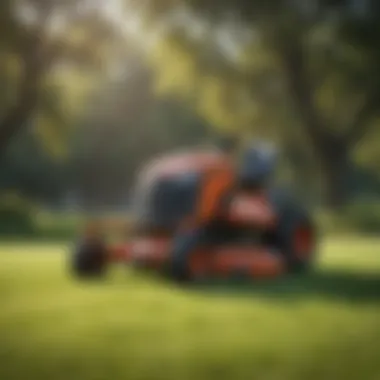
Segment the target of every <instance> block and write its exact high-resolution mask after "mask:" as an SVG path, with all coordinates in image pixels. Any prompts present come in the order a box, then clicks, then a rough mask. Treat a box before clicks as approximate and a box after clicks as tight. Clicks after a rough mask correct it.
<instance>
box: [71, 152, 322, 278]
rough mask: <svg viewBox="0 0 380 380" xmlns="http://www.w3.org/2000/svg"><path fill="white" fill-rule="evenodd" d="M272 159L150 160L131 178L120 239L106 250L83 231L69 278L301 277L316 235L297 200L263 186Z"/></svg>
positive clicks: (208, 155)
mask: <svg viewBox="0 0 380 380" xmlns="http://www.w3.org/2000/svg"><path fill="white" fill-rule="evenodd" d="M272 156H273V155H272ZM272 156H271V155H268V154H267V153H266V154H265V152H264V153H263V150H262V149H261V150H260V149H258V148H252V149H248V150H247V152H246V153H245V154H243V158H242V160H241V163H240V164H236V163H234V162H233V160H232V159H231V157H230V156H229V155H228V154H227V153H226V152H223V151H219V150H217V151H214V150H206V151H204V150H193V151H189V152H180V153H173V154H168V155H165V156H163V157H161V158H159V159H156V160H154V161H153V162H150V163H149V164H148V165H147V166H146V167H145V169H144V170H142V172H141V173H140V176H139V178H138V180H137V184H136V189H135V195H134V197H133V212H132V214H133V217H134V218H133V220H134V223H133V230H132V232H131V233H130V236H129V237H128V239H126V241H125V242H122V243H121V244H115V245H112V244H107V242H106V241H105V240H104V239H103V237H102V233H101V232H102V231H99V230H98V228H97V227H96V226H89V228H88V229H87V231H86V233H85V234H84V235H83V236H82V237H81V239H80V240H81V241H80V243H79V244H78V245H77V246H76V249H75V251H74V252H73V255H72V256H71V268H72V270H73V273H74V274H75V275H76V276H79V277H83V278H88V277H94V276H101V275H103V274H104V273H105V272H106V269H107V267H108V266H109V265H110V264H111V263H124V264H128V265H131V266H133V267H135V268H137V269H140V270H142V269H149V270H153V271H156V272H159V273H162V275H164V276H167V277H169V278H170V279H173V280H175V281H179V280H180V281H195V280H198V279H206V278H211V277H216V278H220V277H222V278H229V277H232V276H236V275H238V276H245V277H248V278H251V279H263V278H276V277H279V276H283V275H285V274H289V273H302V272H305V271H306V270H308V269H309V268H310V267H311V266H312V263H313V261H314V258H315V251H316V240H317V239H316V230H315V227H314V224H313V221H312V218H311V216H310V214H309V213H308V212H307V211H305V209H304V208H303V207H301V205H300V204H299V202H297V200H296V201H294V200H293V199H292V198H291V197H290V196H289V195H287V194H286V193H285V192H283V191H281V190H280V189H278V188H276V187H275V186H273V185H271V181H270V180H269V178H270V177H271V175H272V172H273V166H274V159H273V157H272Z"/></svg>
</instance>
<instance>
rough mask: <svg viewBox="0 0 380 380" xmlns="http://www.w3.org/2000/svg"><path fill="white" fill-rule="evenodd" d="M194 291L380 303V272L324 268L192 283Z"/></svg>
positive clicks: (210, 293) (230, 294)
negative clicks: (263, 278) (275, 276)
mask: <svg viewBox="0 0 380 380" xmlns="http://www.w3.org/2000/svg"><path fill="white" fill-rule="evenodd" d="M191 290H192V291H195V292H202V293H205V294H209V295H216V296H217V295H228V296H244V297H252V296H263V297H265V298H275V299H276V298H277V299H281V300H289V301H291V300H302V299H310V298H315V297H321V298H324V299H331V300H333V299H335V300H341V301H347V302H357V303H361V302H363V303H380V275H376V274H373V275H372V274H358V273H349V272H344V271H338V270H336V271H326V272H323V271H321V272H315V273H310V274H308V275H302V276H289V277H286V278H281V279H276V280H271V281H265V282H262V281H260V282H258V281H257V282H247V281H243V280H234V281H228V282H226V281H223V282H222V281H217V280H212V281H211V280H210V281H207V282H202V283H199V284H194V285H192V287H191Z"/></svg>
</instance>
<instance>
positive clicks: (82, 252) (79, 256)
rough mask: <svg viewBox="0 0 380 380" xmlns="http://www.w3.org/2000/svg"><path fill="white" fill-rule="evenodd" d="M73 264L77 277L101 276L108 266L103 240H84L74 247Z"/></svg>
mask: <svg viewBox="0 0 380 380" xmlns="http://www.w3.org/2000/svg"><path fill="white" fill-rule="evenodd" d="M71 264H72V265H71V266H72V271H73V273H74V274H75V275H76V276H77V277H81V278H90V277H92V278H94V277H101V276H102V275H104V274H105V271H106V267H107V248H106V245H105V244H104V242H103V241H101V240H95V239H94V240H82V241H81V242H79V244H77V246H76V247H75V249H74V252H73V255H72V258H71Z"/></svg>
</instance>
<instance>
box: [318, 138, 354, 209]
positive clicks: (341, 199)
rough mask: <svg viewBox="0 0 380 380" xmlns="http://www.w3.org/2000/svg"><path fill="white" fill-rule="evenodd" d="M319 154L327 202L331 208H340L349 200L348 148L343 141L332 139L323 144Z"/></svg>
mask: <svg viewBox="0 0 380 380" xmlns="http://www.w3.org/2000/svg"><path fill="white" fill-rule="evenodd" d="M334 147H335V149H334ZM318 156H319V160H320V167H321V177H322V188H323V190H324V194H323V196H324V200H325V203H326V205H327V206H328V207H329V208H330V209H332V210H339V209H340V208H341V207H342V206H344V205H345V203H346V202H347V194H348V188H347V175H348V167H349V154H348V149H347V147H345V146H344V145H343V143H341V144H336V141H330V143H327V142H326V144H325V145H323V146H322V149H321V150H320V151H319V152H318Z"/></svg>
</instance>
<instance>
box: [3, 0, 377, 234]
mask: <svg viewBox="0 0 380 380" xmlns="http://www.w3.org/2000/svg"><path fill="white" fill-rule="evenodd" d="M379 17H380V13H379V5H378V4H377V2H376V1H374V0H372V1H371V0H350V1H348V0H341V1H338V0H336V1H332V0H331V1H327V0H319V1H318V0H310V1H306V0H303V1H297V0H292V1H291V0H289V1H280V0H279V1H274V0H273V1H233V2H232V1H216V0H214V1H212V0H207V1H206V0H205V1H195V0H188V1H186V0H155V1H154V0H148V1H132V0H131V1H128V0H107V1H101V0H97V1H95V0H67V1H58V0H17V1H13V0H12V1H11V0H2V4H1V31H0V36H1V38H0V54H1V60H0V81H1V96H0V154H1V158H0V165H1V166H0V168H1V169H0V234H2V235H9V234H16V235H20V234H28V233H29V234H33V233H42V234H43V231H41V228H47V226H46V223H48V219H49V220H50V221H49V223H53V219H55V227H54V229H55V232H56V234H59V233H60V232H59V231H58V230H59V226H58V224H59V219H60V220H61V222H62V223H61V233H64V230H65V229H66V233H69V231H68V223H69V219H70V218H69V214H71V222H70V223H74V219H75V218H73V214H75V212H78V211H79V212H82V213H83V212H85V213H89V212H91V213H94V212H96V213H99V212H101V213H103V212H107V213H109V212H116V213H121V214H122V215H126V214H125V213H124V212H125V211H127V210H128V208H129V204H128V198H129V194H130V189H131V185H132V184H133V182H134V180H135V175H136V172H137V171H138V170H139V168H140V167H141V165H142V164H143V163H145V162H146V161H147V160H149V159H151V158H152V157H154V156H156V155H157V154H161V153H164V152H167V151H169V150H171V149H174V148H180V147H188V146H192V145H197V144H207V143H210V142H211V143H212V142H213V141H214V139H215V138H216V137H217V136H220V135H226V134H230V135H231V134H232V135H236V136H239V137H240V138H241V139H242V140H244V139H246V138H248V137H249V138H252V137H254V138H256V137H257V138H264V139H270V140H272V141H274V142H275V143H276V144H277V145H278V147H279V148H280V151H281V155H282V159H281V168H280V169H279V171H280V177H281V178H284V179H286V181H287V182H288V183H289V184H290V185H291V186H292V187H293V189H294V191H297V192H298V193H299V196H300V197H302V198H303V199H304V200H305V201H306V202H308V203H309V204H310V205H313V206H315V207H316V208H317V209H318V210H319V211H318V212H319V213H320V214H323V217H321V218H322V219H323V223H322V225H323V226H324V227H327V225H329V226H330V225H333V226H335V227H337V228H343V227H344V228H350V229H357V230H360V231H361V232H373V230H375V231H376V230H377V229H378V228H379V227H380V206H379V194H380V166H379V162H380V149H379V146H380V128H379V119H378V117H379V112H378V111H379V105H380V92H379V91H380V90H379V89H380V86H379V84H380V70H379V68H380V53H379V51H380V50H379V48H380V46H379V45H380V42H379V41H380V39H379V37H380V27H379ZM37 211H38V212H37ZM338 216H340V217H342V218H341V219H342V220H341V221H340V222H338V221H336V220H334V218H335V217H338ZM32 219H33V220H32ZM43 219H44V220H45V222H46V223H45V226H42V225H41V223H42V221H43ZM327 219H328V220H327ZM11 220H13V222H11ZM64 222H65V223H66V225H65V226H64ZM42 224H43V223H42ZM343 224H344V226H343ZM72 227H73V229H75V226H72ZM38 230H40V231H38ZM33 231H34V232H33ZM45 232H46V234H48V233H52V232H53V231H52V228H51V229H50V232H48V231H47V230H46V231H45Z"/></svg>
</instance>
